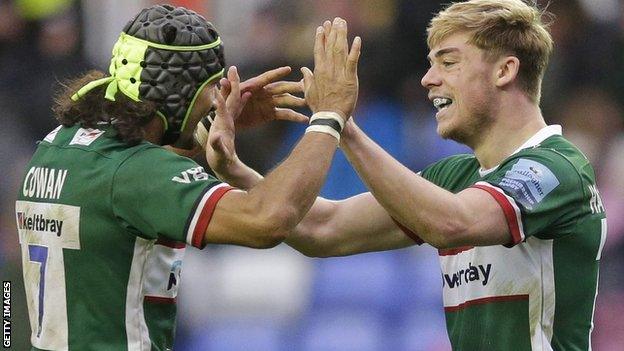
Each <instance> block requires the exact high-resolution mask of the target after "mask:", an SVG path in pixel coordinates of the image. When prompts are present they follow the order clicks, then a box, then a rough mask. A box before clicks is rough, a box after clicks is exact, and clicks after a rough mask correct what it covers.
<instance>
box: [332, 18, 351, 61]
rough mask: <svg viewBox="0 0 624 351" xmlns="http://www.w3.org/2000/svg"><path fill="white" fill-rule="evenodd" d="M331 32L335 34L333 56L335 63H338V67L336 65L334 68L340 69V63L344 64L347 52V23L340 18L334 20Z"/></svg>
mask: <svg viewBox="0 0 624 351" xmlns="http://www.w3.org/2000/svg"><path fill="white" fill-rule="evenodd" d="M332 31H335V32H336V44H335V47H334V51H333V54H334V58H335V60H336V61H335V62H336V63H340V65H336V68H340V67H343V66H342V63H343V62H345V60H346V58H347V52H348V50H349V42H348V41H347V21H345V20H343V19H342V18H336V19H335V20H334V25H333V26H332Z"/></svg>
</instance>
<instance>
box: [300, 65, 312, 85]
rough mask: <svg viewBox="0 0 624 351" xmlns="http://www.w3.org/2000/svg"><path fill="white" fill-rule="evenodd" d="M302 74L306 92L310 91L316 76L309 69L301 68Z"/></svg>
mask: <svg viewBox="0 0 624 351" xmlns="http://www.w3.org/2000/svg"><path fill="white" fill-rule="evenodd" d="M301 73H302V74H303V89H304V91H308V90H309V89H310V86H312V81H313V80H314V74H312V71H310V69H309V68H308V67H301Z"/></svg>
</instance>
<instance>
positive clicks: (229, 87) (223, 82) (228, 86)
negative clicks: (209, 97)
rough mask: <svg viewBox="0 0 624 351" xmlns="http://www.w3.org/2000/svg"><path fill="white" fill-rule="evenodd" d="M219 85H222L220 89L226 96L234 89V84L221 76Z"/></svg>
mask: <svg viewBox="0 0 624 351" xmlns="http://www.w3.org/2000/svg"><path fill="white" fill-rule="evenodd" d="M219 85H220V87H221V88H220V89H219V91H220V92H221V94H222V95H223V96H224V97H226V98H227V97H228V96H229V95H230V92H231V91H232V85H231V84H230V81H229V80H227V79H226V78H221V80H219Z"/></svg>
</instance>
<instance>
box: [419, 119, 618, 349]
mask: <svg viewBox="0 0 624 351" xmlns="http://www.w3.org/2000/svg"><path fill="white" fill-rule="evenodd" d="M421 175H422V176H423V177H424V178H426V179H428V180H429V181H431V182H433V183H435V184H436V185H438V186H441V187H443V188H445V189H447V190H449V191H451V192H454V193H457V192H459V191H461V190H464V189H466V188H469V187H474V188H479V189H482V190H484V191H486V192H488V193H489V194H491V195H492V196H493V197H494V199H495V200H496V201H497V202H498V203H499V205H500V206H501V208H502V209H503V212H504V214H505V218H506V220H507V222H508V225H509V229H510V232H511V237H512V238H511V240H510V243H509V245H499V246H485V247H461V248H455V249H451V250H440V251H439V257H440V263H441V268H442V284H443V300H444V310H445V314H446V323H447V329H448V333H449V338H450V340H451V344H452V345H453V349H454V350H497V351H501V350H510V351H511V350H513V351H521V350H533V351H537V350H540V351H541V350H566V351H569V350H589V349H590V348H591V346H590V345H591V331H592V327H593V322H592V318H593V310H594V303H595V297H596V293H597V283H598V264H599V261H600V254H601V250H602V247H603V245H604V242H605V239H606V231H607V229H606V218H605V212H604V208H603V205H602V201H601V200H600V195H599V193H598V191H597V189H596V181H595V175H594V171H593V169H592V167H591V165H590V164H589V162H588V160H587V159H586V158H585V156H584V155H583V154H582V153H581V152H580V151H579V150H578V149H577V148H576V147H575V146H574V145H572V144H571V143H570V142H569V141H567V140H566V139H564V138H563V137H562V136H561V127H560V126H548V127H545V128H544V129H542V130H541V131H539V132H538V133H537V134H536V135H535V136H533V137H532V138H530V139H529V140H528V141H527V142H526V143H525V144H524V145H522V147H520V148H519V149H518V150H517V151H516V152H515V153H514V154H513V155H511V156H510V157H508V158H507V159H505V160H504V161H503V162H502V163H501V164H500V165H499V166H498V167H496V168H494V169H490V170H482V169H480V166H479V163H478V161H477V160H476V158H475V157H474V156H472V155H458V156H452V157H449V158H446V159H444V160H442V161H439V162H437V163H435V164H433V165H432V166H430V167H428V168H426V169H425V170H423V171H422V173H421Z"/></svg>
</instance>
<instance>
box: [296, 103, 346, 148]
mask: <svg viewBox="0 0 624 351" xmlns="http://www.w3.org/2000/svg"><path fill="white" fill-rule="evenodd" d="M344 124H345V122H344V120H343V119H342V118H341V117H340V115H339V114H338V113H336V112H331V111H321V112H317V113H315V114H313V115H312V117H311V118H310V126H309V127H308V128H306V133H308V132H319V133H325V134H329V135H331V136H333V137H334V138H336V139H337V140H338V142H340V133H341V132H342V129H343V128H344Z"/></svg>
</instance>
